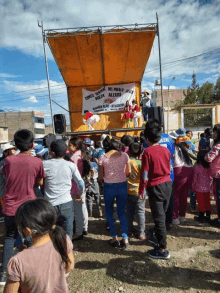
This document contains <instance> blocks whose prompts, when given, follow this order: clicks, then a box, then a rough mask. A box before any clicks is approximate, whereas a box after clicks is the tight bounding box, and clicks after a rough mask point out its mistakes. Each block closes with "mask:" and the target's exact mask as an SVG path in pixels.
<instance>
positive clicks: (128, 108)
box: [122, 100, 131, 127]
mask: <svg viewBox="0 0 220 293" xmlns="http://www.w3.org/2000/svg"><path fill="white" fill-rule="evenodd" d="M123 111H124V115H123V117H122V119H126V120H127V126H128V127H130V118H131V105H129V101H128V100H127V101H126V104H125V106H124V109H123Z"/></svg>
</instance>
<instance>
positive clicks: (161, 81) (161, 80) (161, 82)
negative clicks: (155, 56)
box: [156, 13, 165, 133]
mask: <svg viewBox="0 0 220 293" xmlns="http://www.w3.org/2000/svg"><path fill="white" fill-rule="evenodd" d="M156 18H157V37H158V50H159V64H160V86H161V101H162V109H163V120H162V121H163V122H162V123H163V132H164V133H165V123H164V99H163V77H162V65H161V52H160V33H159V20H158V14H157V13H156Z"/></svg>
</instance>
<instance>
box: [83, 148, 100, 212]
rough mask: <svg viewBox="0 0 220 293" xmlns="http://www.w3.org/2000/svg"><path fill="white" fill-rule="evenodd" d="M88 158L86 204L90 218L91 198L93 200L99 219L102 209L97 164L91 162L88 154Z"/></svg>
mask: <svg viewBox="0 0 220 293" xmlns="http://www.w3.org/2000/svg"><path fill="white" fill-rule="evenodd" d="M88 158H89V162H90V172H89V175H88V176H87V180H86V203H87V209H88V214H89V217H92V206H93V196H94V198H95V201H96V204H97V207H98V210H99V217H102V208H101V199H100V192H99V184H98V181H97V179H98V168H99V167H98V164H97V163H96V162H92V161H91V159H92V156H91V155H90V154H89V153H88Z"/></svg>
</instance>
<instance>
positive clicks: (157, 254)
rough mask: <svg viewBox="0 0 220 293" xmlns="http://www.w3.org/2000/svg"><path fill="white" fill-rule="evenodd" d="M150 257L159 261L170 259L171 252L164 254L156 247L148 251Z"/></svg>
mask: <svg viewBox="0 0 220 293" xmlns="http://www.w3.org/2000/svg"><path fill="white" fill-rule="evenodd" d="M148 255H149V256H150V257H152V258H157V259H169V258H170V254H169V251H168V250H166V251H164V252H162V251H161V250H160V249H159V247H155V248H154V249H151V250H148Z"/></svg>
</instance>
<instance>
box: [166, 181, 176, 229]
mask: <svg viewBox="0 0 220 293" xmlns="http://www.w3.org/2000/svg"><path fill="white" fill-rule="evenodd" d="M173 211H174V184H173V183H172V192H171V196H170V201H169V206H168V208H167V211H166V224H172V222H173Z"/></svg>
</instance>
